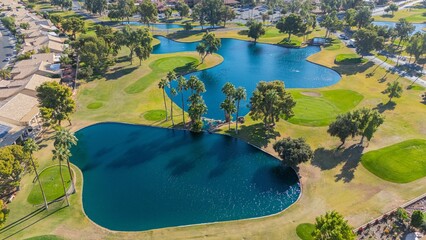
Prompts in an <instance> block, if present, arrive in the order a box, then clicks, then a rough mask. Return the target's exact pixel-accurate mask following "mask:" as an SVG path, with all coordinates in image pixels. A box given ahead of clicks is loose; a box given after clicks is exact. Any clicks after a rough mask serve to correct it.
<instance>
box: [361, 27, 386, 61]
mask: <svg viewBox="0 0 426 240" xmlns="http://www.w3.org/2000/svg"><path fill="white" fill-rule="evenodd" d="M354 38H355V41H356V52H357V53H358V54H360V55H361V56H362V57H364V56H365V55H367V54H368V53H370V52H371V51H373V50H374V49H381V48H382V42H383V41H384V39H383V38H382V37H379V36H377V32H375V31H373V30H371V29H367V28H363V29H360V30H358V31H357V32H356V33H355V34H354Z"/></svg>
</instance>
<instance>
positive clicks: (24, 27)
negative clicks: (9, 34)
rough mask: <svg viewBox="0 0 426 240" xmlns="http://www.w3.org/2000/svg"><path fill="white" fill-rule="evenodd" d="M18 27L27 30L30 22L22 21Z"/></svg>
mask: <svg viewBox="0 0 426 240" xmlns="http://www.w3.org/2000/svg"><path fill="white" fill-rule="evenodd" d="M19 27H20V28H22V29H25V30H28V29H29V28H30V24H29V23H27V22H23V23H21V24H19Z"/></svg>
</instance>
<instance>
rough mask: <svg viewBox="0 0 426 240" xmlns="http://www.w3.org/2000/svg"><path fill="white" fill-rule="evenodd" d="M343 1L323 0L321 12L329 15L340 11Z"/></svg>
mask: <svg viewBox="0 0 426 240" xmlns="http://www.w3.org/2000/svg"><path fill="white" fill-rule="evenodd" d="M342 2H343V1H342V0H321V6H320V7H321V10H322V11H324V12H325V13H327V14H329V13H331V12H335V11H339V9H340V7H341V6H342Z"/></svg>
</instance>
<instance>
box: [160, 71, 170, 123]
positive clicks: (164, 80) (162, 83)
mask: <svg viewBox="0 0 426 240" xmlns="http://www.w3.org/2000/svg"><path fill="white" fill-rule="evenodd" d="M168 84H169V81H168V79H167V78H162V79H161V80H160V82H159V83H158V88H160V89H162V90H163V100H164V110H166V121H167V104H166V91H165V88H166V87H167V85H168Z"/></svg>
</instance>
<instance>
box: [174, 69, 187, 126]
mask: <svg viewBox="0 0 426 240" xmlns="http://www.w3.org/2000/svg"><path fill="white" fill-rule="evenodd" d="M177 82H178V85H177V91H178V92H180V94H181V97H182V123H183V127H184V128H185V101H184V94H183V93H184V92H185V91H186V90H187V89H188V88H187V84H186V78H185V77H183V76H180V77H179V79H178V80H177Z"/></svg>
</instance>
